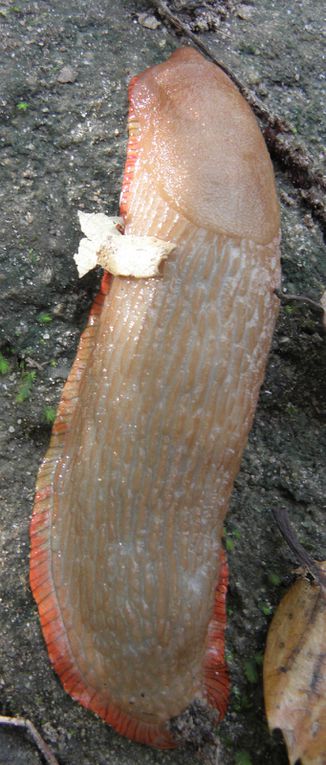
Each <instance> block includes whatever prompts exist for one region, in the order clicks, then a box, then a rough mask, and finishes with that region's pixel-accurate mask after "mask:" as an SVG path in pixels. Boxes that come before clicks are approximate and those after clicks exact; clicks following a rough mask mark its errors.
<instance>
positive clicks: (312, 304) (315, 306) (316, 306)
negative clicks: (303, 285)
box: [274, 289, 324, 319]
mask: <svg viewBox="0 0 326 765" xmlns="http://www.w3.org/2000/svg"><path fill="white" fill-rule="evenodd" d="M274 292H275V295H276V296H277V297H278V298H279V300H280V301H281V303H282V304H283V305H288V304H289V303H298V304H299V305H308V306H309V308H311V310H312V311H313V312H314V313H316V314H317V315H318V316H320V318H321V319H322V318H323V316H324V309H323V307H322V305H321V304H320V303H317V302H316V300H312V299H311V298H309V297H307V296H306V295H291V294H289V293H287V294H286V295H285V294H284V293H283V292H281V290H278V289H275V290H274Z"/></svg>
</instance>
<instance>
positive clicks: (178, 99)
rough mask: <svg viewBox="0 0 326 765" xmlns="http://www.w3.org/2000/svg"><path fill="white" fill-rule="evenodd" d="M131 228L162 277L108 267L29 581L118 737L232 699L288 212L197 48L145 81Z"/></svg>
mask: <svg viewBox="0 0 326 765" xmlns="http://www.w3.org/2000/svg"><path fill="white" fill-rule="evenodd" d="M120 211H121V215H122V216H123V218H124V222H125V235H130V234H137V235H149V236H155V237H158V238H160V239H163V240H166V241H168V242H172V243H174V244H175V245H176V247H175V249H174V250H173V252H172V253H171V254H170V255H169V256H168V258H167V260H166V261H165V262H164V263H163V264H162V266H161V268H160V271H161V273H160V275H159V276H156V277H154V278H146V279H135V278H131V277H120V276H115V277H113V278H112V277H111V278H110V277H108V276H107V275H106V276H105V277H104V280H103V283H102V289H101V291H100V293H99V295H98V297H97V299H96V301H95V304H94V306H93V309H92V311H91V315H90V318H89V323H88V326H87V328H86V330H85V331H84V333H83V335H82V338H81V341H80V345H79V349H78V352H77V358H76V360H75V362H74V365H73V367H72V370H71V373H70V375H69V378H68V381H67V383H66V385H65V388H64V391H63V395H62V399H61V403H60V406H59V410H58V416H57V419H56V422H55V425H54V428H53V434H52V438H51V443H50V448H49V450H48V452H47V455H46V457H45V460H44V462H43V465H42V467H41V469H40V473H39V477H38V482H37V494H36V502H35V508H34V514H33V520H32V526H31V539H32V553H31V586H32V590H33V593H34V596H35V599H36V601H37V603H38V608H39V612H40V617H41V624H42V629H43V634H44V637H45V640H46V643H47V648H48V652H49V655H50V659H51V661H52V663H53V665H54V668H55V670H56V672H57V673H58V675H59V677H60V679H61V681H62V683H63V685H64V687H65V689H66V690H67V691H68V692H69V693H70V694H71V696H73V697H74V698H75V699H77V700H78V701H79V702H80V703H81V704H83V705H84V706H86V707H88V708H89V709H91V710H93V711H94V712H96V713H97V714H99V715H100V716H101V717H102V718H104V719H105V720H106V721H107V722H108V723H110V724H111V725H113V726H114V727H115V728H116V730H118V731H119V732H120V733H122V734H123V735H126V736H128V737H129V738H132V739H134V740H135V741H138V742H143V743H148V744H151V745H152V746H157V747H172V746H174V745H175V740H174V738H173V734H172V732H171V730H170V726H169V721H170V719H171V718H172V717H174V716H176V715H178V714H180V713H181V712H183V711H184V710H185V709H186V708H187V707H188V706H189V705H190V704H191V703H192V702H193V701H194V700H195V699H199V700H201V701H202V702H203V703H207V705H208V706H212V707H214V708H216V709H217V711H218V713H219V716H220V717H221V716H222V715H223V713H224V711H225V707H226V698H227V685H228V683H227V675H226V670H225V665H224V621H225V618H224V611H225V604H224V599H225V589H226V587H225V583H226V570H225V565H223V566H221V560H222V548H221V534H222V527H223V521H224V517H225V513H226V510H227V507H228V502H229V497H230V493H231V490H232V486H233V482H234V478H235V476H236V474H237V472H238V469H239V465H240V460H241V455H242V452H243V448H244V446H245V444H246V441H247V437H248V433H249V430H250V427H251V424H252V420H253V416H254V411H255V407H256V403H257V398H258V394H259V388H260V385H261V383H262V380H263V376H264V370H265V365H266V359H267V354H268V351H269V347H270V342H271V337H272V333H273V329H274V324H275V319H276V315H277V309H278V300H277V298H276V297H275V295H274V289H275V287H276V286H278V284H279V278H280V273H279V267H280V266H279V210H278V203H277V199H276V194H275V186H274V176H273V170H272V165H271V162H270V159H269V156H268V153H267V150H266V147H265V144H264V140H263V138H262V135H261V133H260V130H259V128H258V126H257V123H256V120H255V118H254V116H253V114H252V112H251V110H250V108H249V106H248V105H247V103H246V102H245V100H244V99H243V98H242V96H241V95H240V93H239V92H238V90H237V89H236V88H235V86H234V85H233V84H232V82H231V81H230V80H229V78H228V77H227V76H226V75H225V74H224V73H223V72H222V71H221V70H220V69H219V68H218V67H216V66H215V65H213V64H211V63H208V62H207V61H206V60H205V59H204V58H203V57H202V56H201V55H200V54H199V53H197V52H196V51H194V50H193V49H190V48H186V49H180V50H178V51H176V52H175V53H174V54H173V55H172V56H171V57H170V58H169V59H168V60H167V61H166V62H165V63H163V64H160V65H158V66H155V67H152V68H151V69H148V70H146V71H145V72H144V73H142V74H140V75H139V76H138V77H137V78H135V79H134V80H133V81H132V84H131V87H130V113H129V143H128V152H127V163H126V169H125V176H124V182H123V189H122V196H121V208H120Z"/></svg>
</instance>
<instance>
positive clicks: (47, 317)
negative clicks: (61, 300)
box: [37, 311, 52, 324]
mask: <svg viewBox="0 0 326 765" xmlns="http://www.w3.org/2000/svg"><path fill="white" fill-rule="evenodd" d="M37 321H38V322H39V324H50V323H51V321H52V316H51V314H50V313H47V312H46V311H42V312H41V313H39V315H38V317H37Z"/></svg>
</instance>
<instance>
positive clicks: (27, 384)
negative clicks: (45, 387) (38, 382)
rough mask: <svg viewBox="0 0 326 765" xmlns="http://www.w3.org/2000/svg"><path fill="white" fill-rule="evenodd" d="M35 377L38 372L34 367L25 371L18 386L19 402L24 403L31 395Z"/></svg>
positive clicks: (17, 401)
mask: <svg viewBox="0 0 326 765" xmlns="http://www.w3.org/2000/svg"><path fill="white" fill-rule="evenodd" d="M35 377H36V372H35V370H34V369H33V370H31V371H28V372H27V371H24V372H23V374H22V379H21V383H20V386H19V388H18V393H17V396H16V403H17V404H23V403H24V401H26V400H27V399H28V398H29V397H30V394H31V390H32V387H33V383H34V380H35Z"/></svg>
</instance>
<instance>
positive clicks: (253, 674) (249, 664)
mask: <svg viewBox="0 0 326 765" xmlns="http://www.w3.org/2000/svg"><path fill="white" fill-rule="evenodd" d="M244 673H245V676H246V678H247V680H248V681H249V683H258V672H257V666H256V662H255V660H254V659H248V661H246V662H245V665H244Z"/></svg>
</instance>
